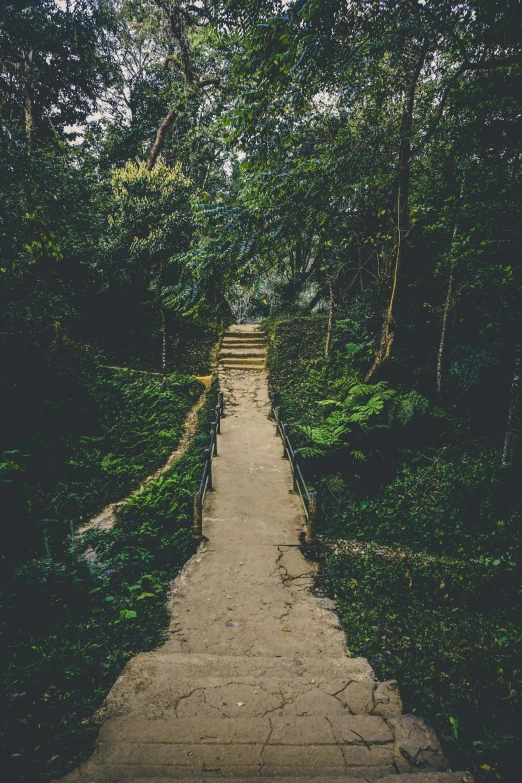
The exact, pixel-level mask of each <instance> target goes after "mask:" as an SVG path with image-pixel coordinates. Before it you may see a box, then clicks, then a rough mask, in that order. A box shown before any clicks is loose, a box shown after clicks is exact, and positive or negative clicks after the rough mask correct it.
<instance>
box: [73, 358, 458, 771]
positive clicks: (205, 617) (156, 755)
mask: <svg viewBox="0 0 522 783" xmlns="http://www.w3.org/2000/svg"><path fill="white" fill-rule="evenodd" d="M221 384H222V390H223V391H224V393H225V400H226V406H227V407H226V417H225V418H224V419H223V422H222V435H221V437H220V439H219V457H217V458H216V459H215V461H214V477H215V480H214V485H215V492H213V493H212V494H210V495H208V496H207V501H206V504H205V517H204V523H203V525H204V533H205V535H206V536H207V537H208V542H207V543H205V544H204V545H202V546H201V547H200V551H199V552H198V553H197V555H196V556H195V557H193V558H192V560H191V561H190V562H189V563H188V565H187V567H186V568H185V569H184V571H183V573H182V574H181V575H180V577H179V578H178V579H177V580H176V582H175V585H174V588H173V591H172V595H171V599H170V608H171V613H172V621H171V628H170V634H169V639H168V641H167V642H166V643H165V644H164V645H163V646H162V647H160V648H159V649H157V650H155V651H153V652H150V653H143V654H140V655H138V656H136V657H135V658H134V659H133V660H132V661H131V662H130V663H129V664H128V665H127V667H126V668H125V670H124V672H123V674H122V675H121V677H120V678H119V680H118V682H117V683H116V685H115V686H114V688H113V689H112V691H111V693H110V694H109V697H108V699H107V702H106V705H105V706H104V708H103V710H102V717H103V719H105V723H104V724H103V726H102V728H101V730H100V735H99V739H98V742H97V744H96V747H95V750H94V753H93V755H92V757H91V759H90V760H89V761H88V762H87V763H85V764H84V765H82V766H81V767H80V768H78V769H77V770H75V771H74V772H73V773H71V774H70V775H68V776H67V777H66V778H65V779H63V780H65V781H68V782H71V783H72V781H88V782H89V783H116V781H118V782H120V781H121V782H123V781H125V782H126V783H127V782H130V781H133V783H153V781H157V782H158V783H159V781H167V780H172V781H173V780H179V779H187V780H189V779H190V780H191V781H194V780H198V781H199V780H201V781H203V780H205V781H208V780H214V779H221V778H233V779H236V780H237V781H240V780H242V779H251V778H252V777H270V778H272V779H276V778H281V777H290V778H291V781H292V782H293V783H297V781H303V782H304V781H305V780H306V781H311V780H317V781H319V780H321V781H328V780H330V779H332V780H336V781H339V778H341V777H342V779H343V781H349V780H350V779H359V780H360V779H361V778H364V779H366V780H367V781H374V780H377V779H379V780H381V781H386V783H392V781H393V783H402V781H404V780H406V778H403V777H402V774H401V773H404V774H410V773H412V772H414V773H417V777H416V778H415V783H460V782H463V781H466V780H467V781H471V779H472V778H471V776H469V775H468V776H466V775H461V774H458V773H449V772H444V771H445V770H447V769H448V767H447V763H446V761H445V759H444V757H443V756H442V753H441V750H440V746H439V743H438V741H437V738H436V736H435V734H434V732H433V731H432V730H431V729H429V728H428V727H427V726H426V725H425V724H424V723H423V722H422V721H421V720H420V719H418V718H414V717H413V716H411V715H410V716H404V715H401V713H402V705H401V701H400V696H399V693H398V690H397V688H396V686H395V684H394V683H377V682H375V680H374V677H373V673H372V670H371V668H370V666H369V664H368V662H367V661H366V660H365V659H362V658H351V657H350V656H349V653H348V651H347V649H346V644H345V634H344V632H343V631H342V630H341V629H340V627H339V625H338V619H337V615H336V613H335V606H334V604H333V602H331V601H329V600H327V599H321V598H320V597H315V596H314V595H313V594H312V593H311V592H310V588H311V587H312V584H313V575H314V574H313V567H312V565H311V564H309V563H307V562H306V561H305V560H304V558H303V556H302V555H301V553H300V551H299V548H298V547H297V544H298V535H299V532H300V531H301V530H302V529H303V517H302V512H301V508H300V504H299V498H298V496H296V495H295V494H294V493H293V492H292V482H291V476H290V471H289V467H288V463H287V461H286V460H283V459H282V446H281V442H280V440H279V439H278V438H277V437H275V427H274V425H273V423H272V422H271V421H269V419H268V413H269V400H268V392H267V381H266V374H265V373H264V372H259V371H257V372H256V371H248V370H236V369H231V370H222V377H221ZM389 776H391V777H389ZM408 780H411V779H410V778H408Z"/></svg>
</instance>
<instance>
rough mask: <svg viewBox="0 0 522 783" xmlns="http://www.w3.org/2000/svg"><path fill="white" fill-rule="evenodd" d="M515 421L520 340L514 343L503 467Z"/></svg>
mask: <svg viewBox="0 0 522 783" xmlns="http://www.w3.org/2000/svg"><path fill="white" fill-rule="evenodd" d="M517 421H518V422H519V421H520V341H518V342H517V343H516V345H515V366H514V368H513V379H512V381H511V397H510V400H509V411H508V420H507V425H506V434H505V436H504V448H503V449H502V466H503V467H504V468H505V467H507V465H509V462H510V456H511V450H512V447H513V439H514V435H515V429H516V425H517Z"/></svg>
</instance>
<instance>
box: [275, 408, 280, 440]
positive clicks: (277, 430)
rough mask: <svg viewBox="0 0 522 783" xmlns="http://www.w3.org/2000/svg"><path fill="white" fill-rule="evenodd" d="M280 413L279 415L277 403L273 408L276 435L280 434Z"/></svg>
mask: <svg viewBox="0 0 522 783" xmlns="http://www.w3.org/2000/svg"><path fill="white" fill-rule="evenodd" d="M280 415H281V406H280V405H278V406H277V408H274V416H275V421H276V431H275V434H276V436H277V435H279V434H280V433H279V417H280Z"/></svg>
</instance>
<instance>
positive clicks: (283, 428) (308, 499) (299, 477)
mask: <svg viewBox="0 0 522 783" xmlns="http://www.w3.org/2000/svg"><path fill="white" fill-rule="evenodd" d="M272 414H273V416H274V419H275V422H276V435H279V436H280V438H281V440H282V441H283V457H284V458H285V459H288V461H289V462H290V468H291V470H292V479H293V482H294V491H295V492H299V495H300V497H301V502H302V504H303V509H304V513H305V517H306V540H307V541H313V540H314V539H315V528H316V524H317V492H316V491H315V490H314V489H311V490H309V489H308V487H307V485H306V481H305V478H304V476H303V471H302V470H301V467H300V465H299V449H294V448H293V447H292V444H291V442H290V438H289V435H288V433H289V431H290V425H289V424H286V423H285V422H283V420H282V418H281V407H280V406H279V405H278V406H277V407H275V408H274V407H273V408H272Z"/></svg>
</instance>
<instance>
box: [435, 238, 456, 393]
mask: <svg viewBox="0 0 522 783" xmlns="http://www.w3.org/2000/svg"><path fill="white" fill-rule="evenodd" d="M453 236H454V237H455V234H454V235H453ZM454 274H455V262H454V261H452V262H451V266H450V273H449V278H448V290H447V291H446V301H445V303H444V315H443V316H442V329H441V331H440V343H439V352H438V355H437V394H438V395H439V397H440V395H441V392H442V360H443V357H444V345H445V342H446V329H447V326H448V317H449V312H450V310H451V305H452V300H453V277H454Z"/></svg>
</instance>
